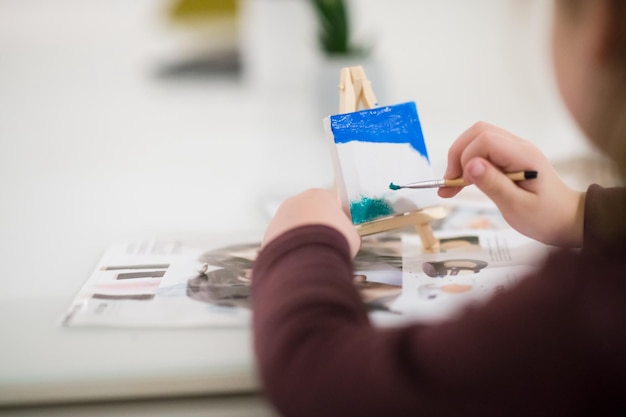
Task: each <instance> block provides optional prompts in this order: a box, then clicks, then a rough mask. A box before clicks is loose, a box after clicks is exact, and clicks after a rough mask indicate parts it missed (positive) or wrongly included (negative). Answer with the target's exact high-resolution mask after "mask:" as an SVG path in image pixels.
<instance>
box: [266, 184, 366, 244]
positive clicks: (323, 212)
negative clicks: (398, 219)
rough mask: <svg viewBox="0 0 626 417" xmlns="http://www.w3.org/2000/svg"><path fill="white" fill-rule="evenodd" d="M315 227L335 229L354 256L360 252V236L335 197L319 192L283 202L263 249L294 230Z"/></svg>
mask: <svg viewBox="0 0 626 417" xmlns="http://www.w3.org/2000/svg"><path fill="white" fill-rule="evenodd" d="M312 224H321V225H327V226H330V227H333V228H335V229H336V230H338V231H339V232H341V233H342V234H343V235H344V236H345V238H346V240H347V241H348V244H349V246H350V251H351V254H352V256H354V255H355V254H356V252H357V251H358V249H359V246H360V243H361V241H360V236H359V234H358V233H357V231H356V229H355V228H354V226H353V224H352V222H351V221H350V219H349V218H348V216H347V215H346V214H345V213H344V212H343V210H342V209H341V206H340V204H339V203H338V202H337V198H336V196H335V194H334V193H333V192H332V191H328V190H324V189H315V188H314V189H309V190H306V191H304V192H302V193H300V194H297V195H295V196H293V197H290V198H287V199H286V200H285V201H283V203H282V204H281V205H280V207H279V208H278V211H277V212H276V215H275V216H274V218H273V219H272V221H271V222H270V224H269V226H268V228H267V230H266V232H265V236H264V239H263V246H265V245H267V244H268V243H269V242H270V241H272V240H274V239H275V238H276V237H278V236H280V235H281V234H283V233H285V232H286V231H288V230H290V229H293V228H296V227H300V226H305V225H312Z"/></svg>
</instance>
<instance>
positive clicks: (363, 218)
mask: <svg viewBox="0 0 626 417" xmlns="http://www.w3.org/2000/svg"><path fill="white" fill-rule="evenodd" d="M392 214H394V211H393V207H391V204H389V203H388V202H387V201H386V200H385V199H383V198H370V197H363V198H361V199H360V200H358V201H351V202H350V215H351V216H352V223H353V224H361V223H365V222H369V221H372V220H376V219H378V218H381V217H387V216H391V215H392Z"/></svg>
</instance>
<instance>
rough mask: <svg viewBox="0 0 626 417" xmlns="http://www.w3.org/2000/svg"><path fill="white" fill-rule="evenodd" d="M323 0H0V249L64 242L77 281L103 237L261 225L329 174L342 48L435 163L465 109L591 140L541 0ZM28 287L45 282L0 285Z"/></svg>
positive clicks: (550, 136) (529, 132)
mask: <svg viewBox="0 0 626 417" xmlns="http://www.w3.org/2000/svg"><path fill="white" fill-rule="evenodd" d="M322 3H326V2H323V1H322V2H315V1H313V0H310V1H307V0H188V1H182V0H177V1H174V0H133V1H126V0H107V1H97V0H55V1H50V0H0V178H1V182H0V195H1V196H2V197H1V198H2V203H1V206H0V213H1V214H0V229H1V233H2V234H3V235H4V238H3V239H2V241H1V243H0V244H1V245H3V246H4V247H2V248H0V251H1V252H0V253H7V251H8V249H9V246H11V248H12V253H22V254H23V255H20V256H23V258H16V259H12V262H14V263H15V265H17V264H20V263H21V264H27V263H29V262H31V259H32V254H39V255H38V256H40V257H43V258H44V259H45V261H46V263H47V265H46V267H50V268H54V267H56V266H62V265H65V264H67V263H68V259H72V262H73V263H72V265H73V268H74V271H79V272H80V273H78V274H77V276H72V277H71V278H68V279H71V280H73V282H74V285H75V286H76V288H78V285H80V283H82V281H83V280H84V279H86V277H87V274H88V272H89V271H90V270H91V268H92V267H93V265H94V264H95V262H96V260H97V258H98V257H99V256H100V255H101V253H102V251H103V250H104V248H105V247H106V246H108V244H110V243H111V242H113V241H119V240H128V239H136V238H144V237H146V236H159V237H161V236H166V237H169V236H179V235H180V234H184V233H187V234H190V235H191V234H193V235H197V236H209V235H210V234H212V233H222V234H229V233H235V232H237V231H243V230H254V231H262V230H263V228H264V227H265V225H266V223H267V221H268V219H269V212H271V208H272V206H273V204H275V202H277V201H280V200H281V199H282V198H284V197H286V196H288V195H290V194H293V193H296V192H298V191H301V190H303V189H305V188H309V187H329V186H330V185H331V184H332V179H333V173H332V166H331V163H330V158H329V156H330V154H329V144H328V143H327V141H326V139H325V137H324V132H323V128H322V118H323V117H324V116H326V115H328V114H331V113H336V112H337V111H338V92H337V84H338V82H339V68H340V67H341V66H344V65H363V66H364V68H365V71H366V73H367V74H368V76H369V78H370V79H371V80H372V83H373V88H374V91H375V92H376V95H377V98H378V101H379V103H380V104H382V105H384V104H397V103H399V102H404V101H410V100H414V101H416V103H417V106H418V110H419V112H420V117H421V121H422V126H423V130H424V134H425V137H426V141H427V145H428V147H429V152H430V155H431V160H432V162H433V165H434V166H435V169H436V171H437V172H438V173H439V174H441V173H442V172H443V170H444V168H445V159H446V153H447V149H448V147H449V146H450V144H451V143H452V141H453V140H454V139H455V138H456V137H457V136H458V135H459V134H460V133H462V132H463V131H464V130H465V129H466V128H468V127H469V126H470V125H471V124H473V123H474V122H476V121H478V120H484V121H487V122H491V123H494V124H497V125H501V126H502V127H505V128H507V129H508V130H511V131H512V132H514V133H516V134H517V135H519V136H521V137H524V138H526V139H529V140H531V141H533V142H535V143H536V144H537V145H539V146H540V147H541V148H542V149H543V150H544V151H545V152H546V153H547V154H548V156H550V158H552V159H553V160H554V161H555V163H564V164H565V165H567V164H569V165H567V166H570V167H571V166H573V167H577V166H578V165H577V162H576V161H577V160H578V159H577V158H580V157H581V156H583V157H587V156H588V155H590V154H592V153H593V151H592V150H590V149H588V147H587V145H586V144H585V142H584V140H583V139H582V137H581V135H580V133H579V132H578V130H577V128H576V126H574V124H573V123H572V121H571V120H570V119H569V116H568V115H567V113H566V112H565V110H564V109H563V106H562V105H561V103H560V101H559V97H558V94H557V91H556V88H555V85H554V81H553V78H552V72H551V61H550V43H549V26H548V25H549V22H550V13H551V2H548V1H545V0H473V1H471V2H468V1H465V0H440V1H432V0H385V1H384V2H381V1H378V0H358V1H356V0H353V1H347V2H345V3H343V4H339V6H343V7H344V8H345V9H343V13H344V16H343V17H346V18H347V19H348V20H347V21H348V26H347V31H346V30H342V29H341V28H342V23H341V22H342V21H343V20H342V10H341V9H332V8H331V10H330V11H328V10H326V12H329V13H330V15H325V16H327V17H328V16H333V19H331V20H332V21H333V22H335V23H336V24H338V25H339V26H338V27H339V29H338V31H337V30H335V29H336V27H335V28H334V29H333V27H332V26H326V25H324V23H323V22H326V20H324V19H325V18H322V16H323V15H322V14H320V9H318V7H321V6H323V4H322ZM331 3H333V2H331ZM339 3H341V2H339ZM331 7H338V5H337V4H334V5H332V4H331ZM333 13H335V14H333ZM337 13H338V14H337ZM337 19H338V20H337ZM344 29H345V28H344ZM333 30H335V31H334V32H333ZM333 36H338V37H340V38H341V37H342V36H343V39H344V41H345V42H344V44H343V46H344V47H345V48H343V49H342V47H341V45H340V46H339V47H337V48H335V49H333V46H332V45H330V46H329V44H328V41H329V40H332V39H330V38H332V37H333ZM329 37H330V38H329ZM322 40H325V41H326V42H322ZM340 43H341V40H340ZM572 161H574V162H572ZM572 164H573V165H572ZM58 237H62V240H59V239H57V238H58ZM59 242H60V243H59ZM16 247H17V248H22V249H20V250H19V251H17V250H16V249H15V248H16ZM52 249H54V256H48V257H45V256H46V255H45V254H46V253H50V251H51V250H52ZM79 249H80V250H79ZM81 251H82V252H81ZM7 268H12V267H8V266H6V265H0V276H3V277H4V276H5V274H8V273H9V272H11V271H13V270H14V269H7ZM29 291H30V292H32V291H35V292H37V291H41V292H45V291H55V288H54V287H53V285H52V284H50V285H49V286H46V285H45V284H43V286H41V287H38V288H35V289H33V288H32V287H29V285H28V283H13V284H12V286H11V288H9V290H8V294H9V295H10V294H11V293H12V292H14V293H21V292H29ZM59 291H60V290H59ZM65 291H66V290H65Z"/></svg>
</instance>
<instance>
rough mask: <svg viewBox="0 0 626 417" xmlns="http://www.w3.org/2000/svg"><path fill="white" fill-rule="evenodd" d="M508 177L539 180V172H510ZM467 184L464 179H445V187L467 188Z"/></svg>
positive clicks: (518, 179) (514, 179) (516, 179)
mask: <svg viewBox="0 0 626 417" xmlns="http://www.w3.org/2000/svg"><path fill="white" fill-rule="evenodd" d="M506 176H507V177H508V178H509V179H511V180H512V181H524V180H531V179H533V178H537V171H518V172H509V173H507V174H506ZM466 185H469V184H467V183H466V182H465V181H464V180H463V178H453V179H449V180H448V179H444V183H443V186H444V187H465V186H466Z"/></svg>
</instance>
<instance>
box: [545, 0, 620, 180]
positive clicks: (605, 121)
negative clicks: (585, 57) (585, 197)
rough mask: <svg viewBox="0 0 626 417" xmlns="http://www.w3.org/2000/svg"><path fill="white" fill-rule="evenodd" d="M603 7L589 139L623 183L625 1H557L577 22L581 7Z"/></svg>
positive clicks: (581, 10)
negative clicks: (602, 37)
mask: <svg viewBox="0 0 626 417" xmlns="http://www.w3.org/2000/svg"><path fill="white" fill-rule="evenodd" d="M585 2H587V3H590V2H593V3H596V5H597V4H601V3H600V2H603V3H602V5H603V6H604V7H606V15H607V27H606V33H605V36H606V38H605V40H606V44H605V47H606V49H605V50H604V59H605V67H604V71H603V73H602V74H598V77H597V80H595V81H596V93H597V96H596V97H595V100H596V101H595V102H596V103H597V106H596V108H595V109H594V110H593V113H592V115H591V119H590V122H589V126H588V129H589V130H588V135H589V139H590V140H591V141H592V142H593V143H594V144H595V145H597V146H598V147H599V148H600V149H601V150H602V151H603V152H604V153H605V154H606V155H607V156H608V157H609V158H610V159H611V160H612V161H613V162H614V163H615V168H616V169H617V171H618V173H619V175H620V180H621V181H622V183H623V182H624V181H625V180H626V1H624V0H558V1H557V4H558V7H559V9H560V10H562V11H563V12H565V13H567V14H569V16H570V17H571V18H572V19H573V20H574V22H575V21H576V18H577V17H578V16H580V13H581V12H583V10H584V3H585Z"/></svg>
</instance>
